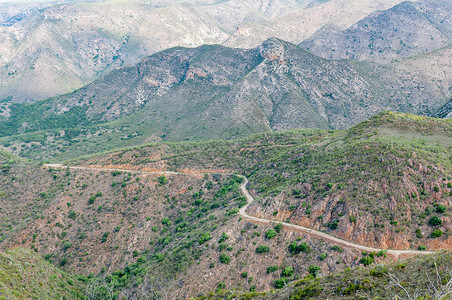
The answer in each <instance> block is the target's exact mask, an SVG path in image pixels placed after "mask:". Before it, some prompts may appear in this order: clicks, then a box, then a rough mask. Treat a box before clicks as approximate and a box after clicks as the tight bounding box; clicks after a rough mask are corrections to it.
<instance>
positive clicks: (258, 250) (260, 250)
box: [256, 245, 270, 254]
mask: <svg viewBox="0 0 452 300" xmlns="http://www.w3.org/2000/svg"><path fill="white" fill-rule="evenodd" d="M269 251H270V248H269V247H268V246H264V245H261V246H259V247H257V248H256V253H259V254H260V253H265V252H269Z"/></svg>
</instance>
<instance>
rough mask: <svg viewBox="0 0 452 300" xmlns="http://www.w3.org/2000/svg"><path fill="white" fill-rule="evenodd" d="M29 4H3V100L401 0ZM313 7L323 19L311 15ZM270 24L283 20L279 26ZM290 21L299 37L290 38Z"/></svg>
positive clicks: (346, 17) (350, 16) (52, 91)
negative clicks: (180, 49) (168, 54)
mask: <svg viewBox="0 0 452 300" xmlns="http://www.w3.org/2000/svg"><path fill="white" fill-rule="evenodd" d="M13 2H14V1H13ZM16 2H17V1H16ZM34 2H36V1H24V2H23V3H13V4H9V5H2V4H0V15H1V16H0V41H1V43H0V99H4V98H7V97H11V98H13V100H14V101H19V102H22V101H26V100H27V101H30V100H31V101H36V100H42V99H45V98H48V97H53V96H56V95H59V94H63V93H67V92H71V91H73V90H75V89H78V88H81V87H82V86H84V85H86V84H88V83H90V82H92V81H93V80H95V79H97V78H99V77H101V76H103V75H105V74H107V73H108V72H110V71H112V70H115V69H116V68H117V67H122V66H128V65H133V64H136V63H138V62H139V61H140V59H141V58H143V57H145V56H148V55H151V54H153V53H156V52H159V51H162V50H165V49H168V48H171V47H176V46H185V47H198V46H201V45H203V44H222V43H225V42H227V41H228V42H229V43H230V44H231V45H232V44H234V47H242V48H244V47H249V48H253V47H256V46H258V45H259V44H260V43H262V42H263V41H264V40H265V39H267V38H270V37H281V38H283V39H287V40H289V41H291V42H293V43H299V42H301V41H302V40H303V39H304V38H306V37H308V36H309V35H310V34H312V33H314V32H315V31H316V30H318V29H320V28H321V27H322V26H324V25H325V24H329V23H332V24H335V25H337V24H338V23H340V24H343V23H345V24H346V25H348V26H350V25H352V24H353V23H355V22H357V21H359V20H360V19H361V18H363V17H365V16H367V15H368V14H369V13H371V12H372V11H374V10H376V9H382V8H389V7H391V6H393V5H395V4H398V3H400V2H401V1H400V0H379V1H365V2H363V1H361V2H360V4H359V5H356V4H355V3H354V1H350V0H332V1H324V0H303V1H296V0H255V1H251V2H250V1H244V0H227V1H214V0H203V1H198V0H196V1H193V0H184V1H174V0H165V1H142V0H127V1H120V0H108V1H104V0H102V1H88V0H85V1H84V0H80V1H54V2H47V3H46V2H43V3H34ZM338 9H340V11H341V17H340V18H336V12H337V10H338ZM289 13H294V14H296V15H297V16H300V17H301V18H303V19H304V20H305V21H306V22H309V26H307V28H312V29H310V30H312V32H311V31H309V32H307V33H306V32H305V30H301V29H300V28H299V26H298V24H299V23H298V22H299V18H293V17H290V18H289V19H288V18H284V19H282V18H283V17H285V16H286V15H288V14H289ZM313 13H315V14H316V15H318V16H321V18H319V20H318V21H315V22H313V21H310V20H309V19H310V16H312V14H313ZM273 22H278V23H279V24H280V25H282V26H279V27H278V30H277V31H276V32H275V31H274V30H272V29H273V28H274V25H273ZM162 24H165V25H164V26H162ZM242 25H245V26H248V25H250V26H256V27H257V28H258V29H259V28H261V27H262V28H263V29H262V31H263V32H266V34H262V35H257V34H246V32H247V31H248V29H245V31H244V30H243V28H242ZM294 27H296V28H297V30H298V31H302V34H301V36H295V37H292V36H291V32H293V29H294ZM243 33H245V34H243ZM231 35H233V36H234V38H230V36H231ZM289 37H290V38H289ZM232 40H234V41H232ZM250 44H252V46H249V45H250Z"/></svg>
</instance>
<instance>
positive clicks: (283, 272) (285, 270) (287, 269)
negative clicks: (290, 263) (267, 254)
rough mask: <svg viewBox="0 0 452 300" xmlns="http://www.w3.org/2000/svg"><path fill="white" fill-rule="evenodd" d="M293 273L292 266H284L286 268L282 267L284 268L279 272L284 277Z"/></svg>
mask: <svg viewBox="0 0 452 300" xmlns="http://www.w3.org/2000/svg"><path fill="white" fill-rule="evenodd" d="M293 273H294V270H293V268H292V267H286V268H284V270H283V271H282V272H281V276H284V277H290V276H292V275H293Z"/></svg>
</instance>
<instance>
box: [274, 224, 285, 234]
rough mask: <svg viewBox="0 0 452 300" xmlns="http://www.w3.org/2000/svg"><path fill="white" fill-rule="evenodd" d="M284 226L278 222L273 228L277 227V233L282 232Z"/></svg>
mask: <svg viewBox="0 0 452 300" xmlns="http://www.w3.org/2000/svg"><path fill="white" fill-rule="evenodd" d="M283 227H284V226H283V224H281V223H278V224H276V225H275V227H273V228H274V229H275V231H276V232H277V233H280V232H281V230H282V229H283Z"/></svg>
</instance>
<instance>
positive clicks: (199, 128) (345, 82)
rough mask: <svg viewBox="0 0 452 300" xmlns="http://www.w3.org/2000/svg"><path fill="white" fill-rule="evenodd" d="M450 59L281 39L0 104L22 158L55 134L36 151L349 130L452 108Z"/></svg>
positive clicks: (199, 51)
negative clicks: (352, 55) (329, 53)
mask: <svg viewBox="0 0 452 300" xmlns="http://www.w3.org/2000/svg"><path fill="white" fill-rule="evenodd" d="M450 55H451V48H450V47H449V48H445V49H443V50H441V51H437V52H435V53H431V54H428V55H422V56H419V57H416V58H410V59H407V60H403V61H401V62H398V63H393V64H386V65H379V64H377V63H375V62H356V61H353V60H326V59H323V58H320V57H318V56H315V55H313V54H311V53H309V52H307V51H305V50H303V49H301V48H299V47H297V46H296V45H293V44H290V43H288V42H283V41H281V40H278V39H269V40H267V41H265V42H264V43H263V44H262V45H261V46H260V47H258V48H255V49H251V50H244V49H235V48H226V47H223V46H202V47H199V48H173V49H169V50H166V51H163V52H160V53H157V54H154V55H152V56H150V57H147V58H145V59H143V60H142V61H141V62H140V63H139V64H137V65H135V66H132V67H126V68H122V69H119V70H115V71H113V72H111V73H110V74H108V75H106V76H104V77H102V78H101V79H98V80H96V81H94V82H93V83H91V84H89V85H87V86H85V87H83V88H82V89H79V90H77V91H75V92H73V93H70V94H67V95H63V96H59V97H55V98H52V99H48V100H45V101H41V102H37V103H34V104H27V105H26V104H14V103H11V102H8V101H6V102H3V103H1V106H0V115H2V116H3V117H0V136H3V137H5V138H4V139H2V140H1V141H0V142H1V143H3V144H7V145H9V146H10V147H14V148H15V149H16V151H22V152H23V151H25V149H27V148H24V149H21V148H20V147H17V145H16V146H14V145H15V143H16V142H18V141H28V142H30V141H33V140H36V139H38V140H39V141H41V140H42V139H43V136H42V135H41V134H38V135H30V136H28V137H25V136H24V137H21V136H16V137H8V136H14V135H17V134H27V133H32V132H38V131H43V130H48V132H47V133H46V134H45V136H48V135H50V136H53V137H52V138H51V139H48V138H44V141H45V148H46V149H47V150H45V149H41V148H36V147H32V148H31V150H32V151H35V150H38V152H39V153H41V154H42V151H57V152H58V151H59V149H62V148H65V147H66V146H70V147H75V148H77V151H81V152H83V151H86V152H93V151H98V150H105V149H108V148H114V147H120V146H125V145H133V144H140V143H145V142H149V141H159V140H171V141H180V140H190V139H197V140H206V139H212V138H235V137H237V136H245V135H249V134H252V133H255V132H265V131H280V130H285V129H290V128H300V127H301V128H324V129H328V128H334V129H344V128H348V127H350V126H352V125H353V124H357V123H358V122H360V121H363V120H365V119H366V118H368V117H369V116H372V115H374V114H375V113H377V112H378V111H381V110H398V111H405V112H423V111H425V110H426V109H429V108H430V109H437V108H439V107H440V106H442V105H444V103H445V102H446V101H447V100H449V99H450V97H451V96H452V95H451V91H450V90H449V88H450V86H451V85H452V82H451V80H452V76H451V75H452V74H450V73H451V71H452V65H451V64H452V62H451V60H450V57H451V56H450ZM427 67H428V69H429V71H428V72H426V71H423V70H424V69H425V68H427ZM61 130H66V131H65V133H64V135H61V134H60V133H58V132H60V131H61ZM67 130H69V131H70V132H71V133H70V134H69V133H68V131H67ZM56 133H58V134H56ZM62 140H65V142H64V143H63V144H60V142H61V141H62ZM82 141H83V142H82ZM28 142H26V143H28ZM66 142H69V144H65V143H66ZM79 142H81V143H85V142H86V143H87V144H86V145H88V144H89V145H90V146H89V147H88V148H83V147H81V146H80V144H78V143H79ZM20 143H21V142H20ZM93 144H95V145H96V146H95V147H93ZM43 145H44V144H43ZM8 149H9V150H12V151H14V149H12V148H8ZM65 151H66V150H65ZM15 153H16V152H15ZM22 154H24V153H22ZM41 154H38V155H41Z"/></svg>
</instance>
